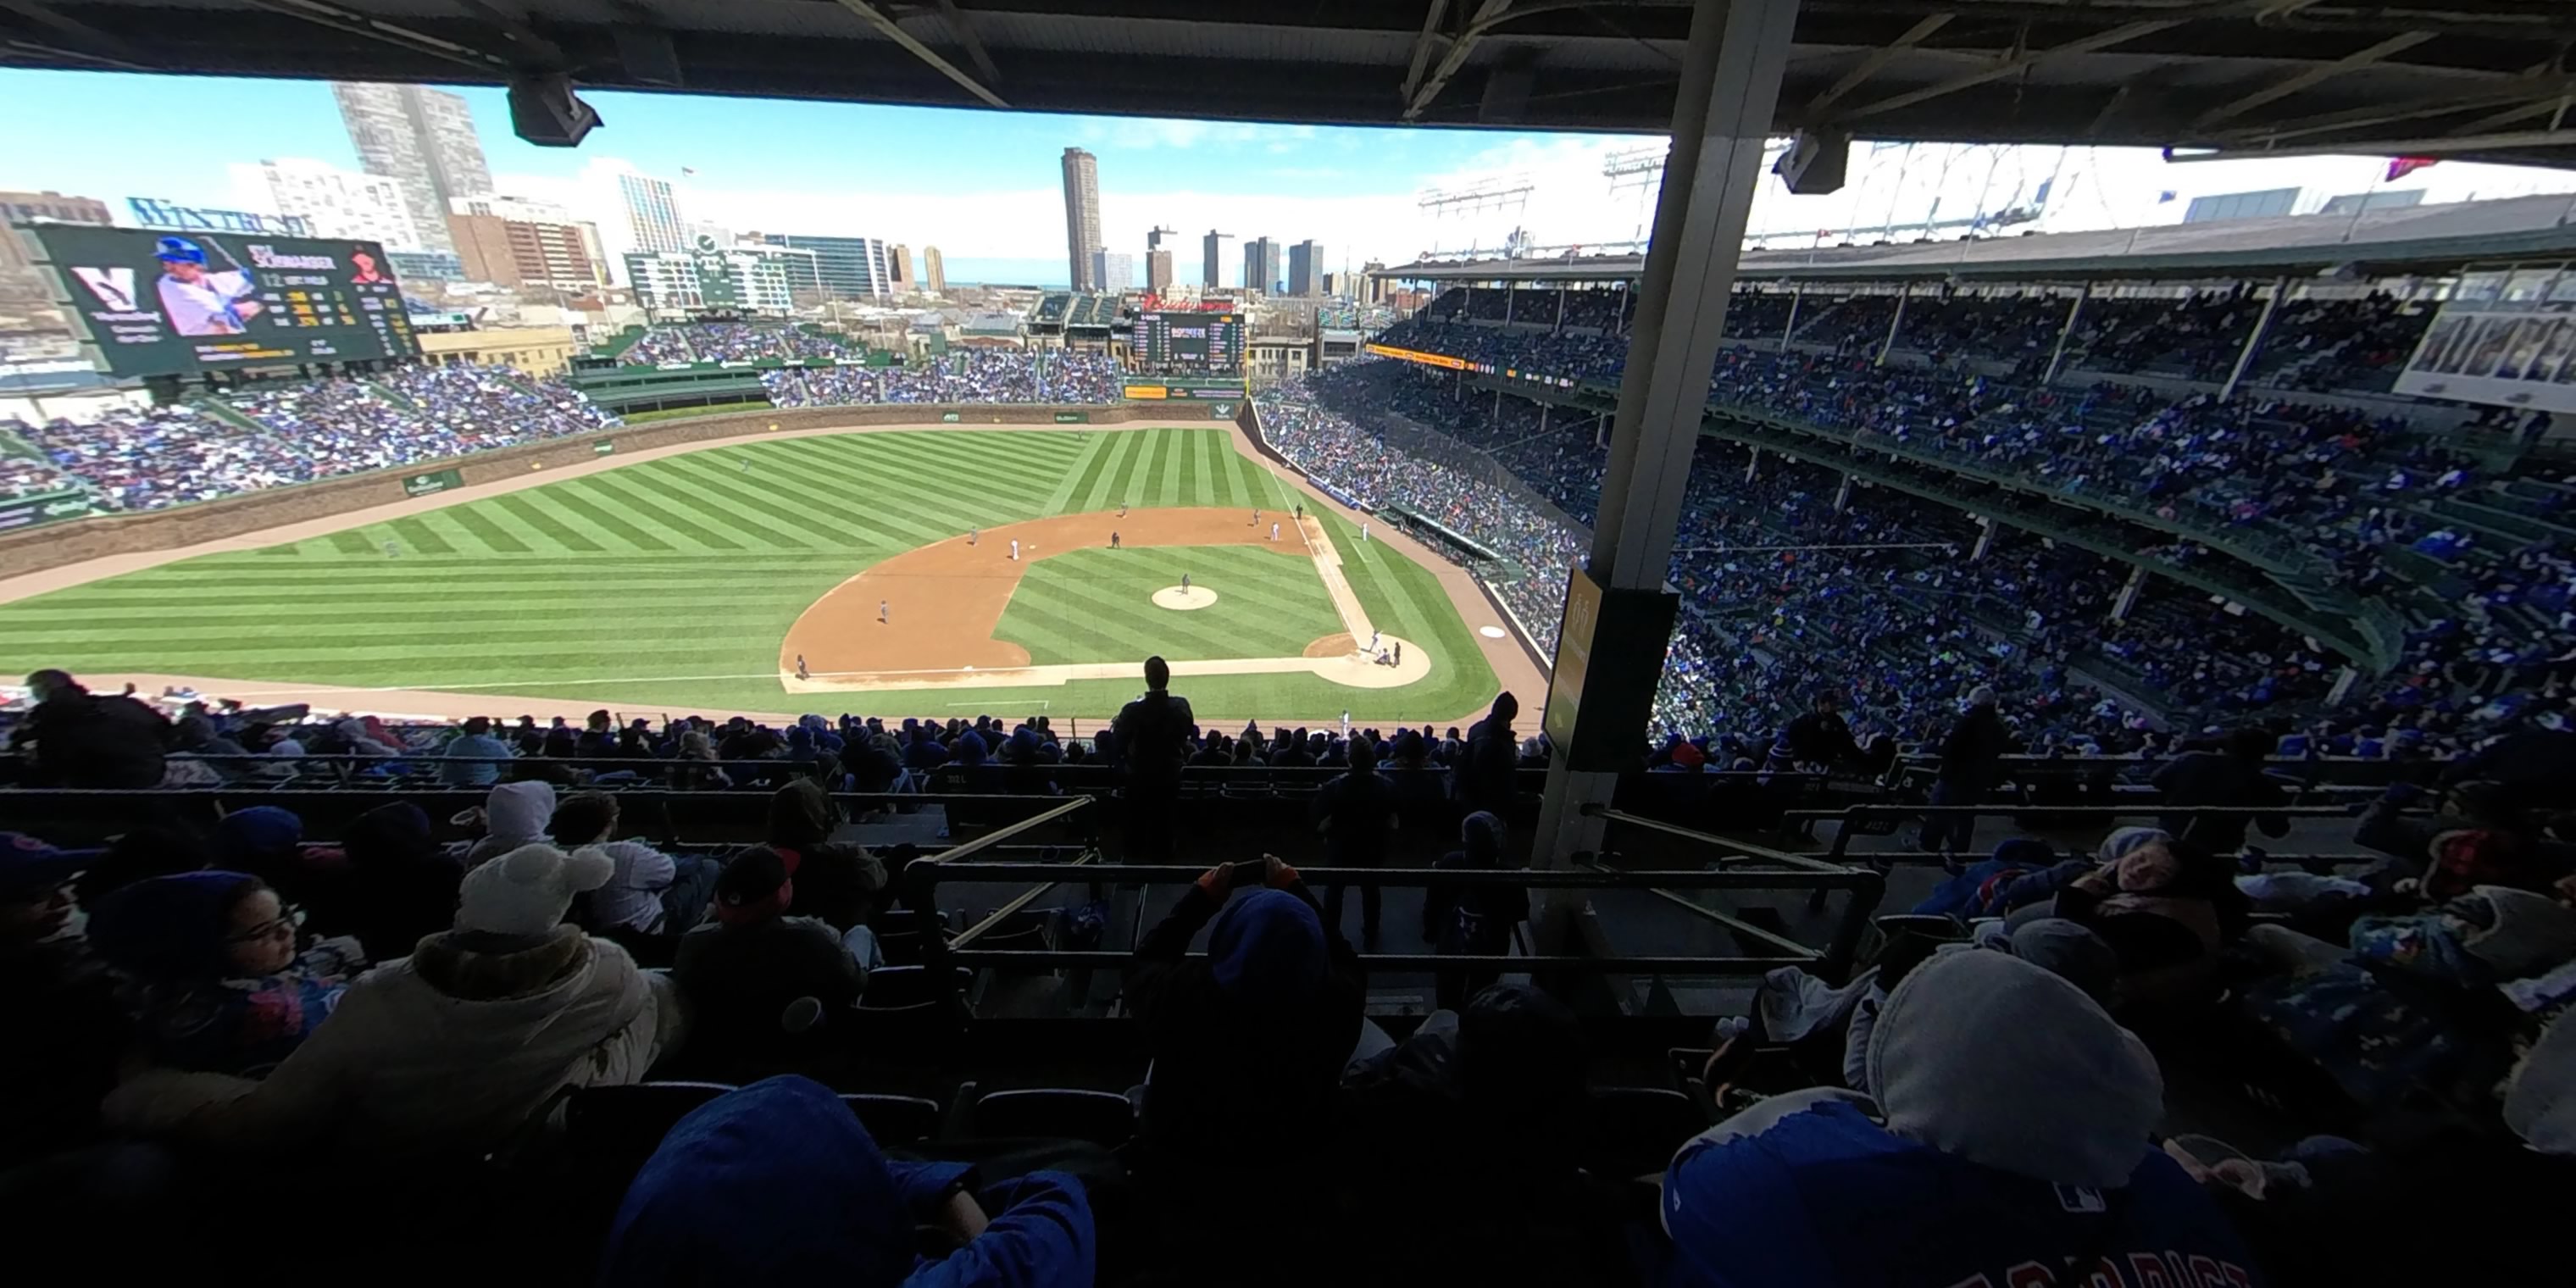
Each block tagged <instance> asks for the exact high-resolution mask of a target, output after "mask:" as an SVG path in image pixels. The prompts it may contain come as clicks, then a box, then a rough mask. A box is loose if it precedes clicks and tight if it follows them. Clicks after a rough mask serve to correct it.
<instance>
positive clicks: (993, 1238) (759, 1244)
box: [598, 1077, 1093, 1288]
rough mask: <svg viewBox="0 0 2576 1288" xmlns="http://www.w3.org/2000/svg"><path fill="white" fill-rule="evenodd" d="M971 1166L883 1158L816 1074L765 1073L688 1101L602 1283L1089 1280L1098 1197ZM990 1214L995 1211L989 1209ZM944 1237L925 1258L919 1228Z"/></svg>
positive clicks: (637, 1188) (1066, 1179)
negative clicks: (974, 1185) (980, 1177)
mask: <svg viewBox="0 0 2576 1288" xmlns="http://www.w3.org/2000/svg"><path fill="white" fill-rule="evenodd" d="M972 1170H973V1169H971V1168H970V1167H968V1166H967V1165H966V1164H964V1163H909V1162H899V1161H896V1160H894V1159H890V1158H887V1157H886V1156H885V1155H884V1154H882V1153H880V1152H878V1150H877V1146H876V1142H875V1141H873V1140H871V1139H869V1137H868V1133H867V1129H866V1128H864V1127H861V1126H860V1125H859V1120H858V1117H857V1116H856V1115H854V1114H852V1113H851V1112H850V1110H849V1107H848V1106H847V1105H844V1104H842V1103H841V1100H840V1097H838V1096H835V1095H833V1094H832V1093H831V1091H829V1090H828V1089H826V1088H825V1087H824V1086H823V1085H822V1084H820V1083H817V1082H814V1081H812V1080H810V1079H806V1078H797V1077H784V1078H770V1079H767V1080H765V1081H762V1082H756V1083H753V1084H752V1085H750V1086H748V1087H744V1088H742V1089H741V1090H739V1091H733V1092H728V1093H726V1094H724V1095H721V1096H718V1097H716V1098H715V1099H713V1100H710V1101H708V1102H707V1103H705V1104H703V1105H700V1106H699V1107H698V1108H696V1109H695V1110H692V1111H691V1112H690V1114H689V1116H688V1117H686V1118H682V1119H681V1120H680V1121H679V1123H678V1124H677V1125H675V1126H673V1127H672V1128H671V1132H670V1134H669V1135H668V1136H665V1137H664V1138H663V1140H662V1147H661V1148H660V1149H657V1150H655V1151H653V1157H652V1158H651V1160H649V1161H647V1162H646V1163H645V1164H644V1170H643V1171H642V1172H640V1173H638V1174H637V1175H636V1177H635V1182H634V1184H632V1185H630V1186H628V1187H627V1189H626V1201H625V1202H624V1203H622V1204H620V1205H619V1207H618V1209H617V1224H616V1225H615V1226H614V1227H613V1228H612V1229H611V1230H610V1231H609V1235H608V1250H607V1253H606V1255H605V1256H604V1257H603V1259H602V1260H601V1263H600V1269H599V1279H598V1282H599V1283H600V1284H601V1285H602V1286H603V1288H607V1286H609V1285H614V1286H615V1288H698V1286H700V1285H709V1286H711V1285H717V1284H818V1285H819V1284H830V1285H834V1288H894V1286H895V1285H903V1286H904V1288H1090V1285H1091V1282H1092V1271H1093V1239H1092V1225H1091V1206H1090V1204H1089V1202H1087V1201H1086V1200H1085V1199H1084V1198H1083V1196H1082V1189H1081V1186H1080V1185H1079V1184H1077V1183H1076V1182H1075V1181H1074V1179H1073V1178H1072V1177H1070V1176H1066V1175H1064V1174H1062V1173H1060V1172H1032V1173H1030V1174H1028V1175H1027V1176H1023V1177H1020V1178H1018V1179H1016V1180H1010V1181H1003V1182H999V1183H996V1184H992V1185H987V1186H984V1187H983V1188H981V1189H976V1190H971V1191H970V1190H968V1189H967V1188H966V1185H967V1181H968V1178H969V1175H970V1173H971V1172H972ZM988 1214H989V1215H988ZM919 1228H928V1229H933V1230H937V1231H940V1232H942V1237H943V1238H945V1239H947V1240H949V1241H951V1242H952V1243H953V1245H954V1246H953V1248H952V1250H950V1251H948V1252H947V1254H946V1255H945V1256H942V1257H937V1258H933V1257H932V1256H930V1255H928V1254H927V1253H925V1252H924V1251H923V1250H922V1249H923V1244H924V1239H923V1238H922V1236H921V1234H920V1233H918V1232H917V1230H918V1229H919Z"/></svg>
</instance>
